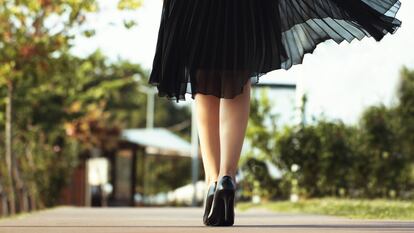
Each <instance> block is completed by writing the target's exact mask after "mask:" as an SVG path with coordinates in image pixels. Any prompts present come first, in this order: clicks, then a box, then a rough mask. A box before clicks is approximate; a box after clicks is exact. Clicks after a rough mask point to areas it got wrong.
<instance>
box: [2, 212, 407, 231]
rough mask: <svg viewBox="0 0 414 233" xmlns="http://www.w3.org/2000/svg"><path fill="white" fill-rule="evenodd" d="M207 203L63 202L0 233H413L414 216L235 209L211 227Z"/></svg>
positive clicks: (9, 222) (11, 222)
mask: <svg viewBox="0 0 414 233" xmlns="http://www.w3.org/2000/svg"><path fill="white" fill-rule="evenodd" d="M202 212H203V210H202V208H192V207H189V208H118V207H117V208H113V207H110V208H84V207H81V208H79V207H58V208H54V209H47V210H42V211H39V212H36V213H33V214H27V215H23V216H20V217H18V218H8V219H0V233H17V232H19V233H20V232H30V233H51V232H57V233H66V232H68V233H69V232H71V233H72V232H76V233H86V232H88V233H95V232H99V233H109V232H111V233H112V232H113V233H124V232H125V233H126V232H128V233H129V232H134V233H146V232H154V233H156V232H162V233H168V232H178V233H186V232H191V233H198V232H238V233H243V232H306V233H314V232H315V233H320V232H333V233H336V232H382V233H384V232H414V221H413V222H409V221H363V220H351V219H347V218H337V217H329V216H318V215H298V214H277V213H273V212H269V211H266V210H260V209H251V210H248V211H245V212H240V211H237V210H236V218H235V225H234V226H232V227H206V226H204V225H203V223H202Z"/></svg>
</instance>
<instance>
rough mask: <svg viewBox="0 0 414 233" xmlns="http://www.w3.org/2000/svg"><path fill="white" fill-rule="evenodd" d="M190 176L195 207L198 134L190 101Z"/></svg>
mask: <svg viewBox="0 0 414 233" xmlns="http://www.w3.org/2000/svg"><path fill="white" fill-rule="evenodd" d="M191 149H192V150H191V157H192V163H191V165H192V166H191V175H192V182H193V190H194V192H193V200H192V206H196V205H197V181H198V134H197V121H196V104H195V102H194V101H192V104H191Z"/></svg>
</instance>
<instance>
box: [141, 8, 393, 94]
mask: <svg viewBox="0 0 414 233" xmlns="http://www.w3.org/2000/svg"><path fill="white" fill-rule="evenodd" d="M400 6H401V2H400V1H398V0H164V3H163V9H162V14H161V23H160V28H159V32H158V40H157V46H156V51H155V56H154V59H153V67H152V70H151V73H150V77H149V80H148V83H149V84H151V85H154V86H156V87H157V89H158V96H159V97H167V98H168V99H170V100H176V101H177V102H179V100H185V94H186V93H189V94H191V97H192V99H194V98H195V94H196V93H201V94H207V95H214V96H216V97H219V98H234V97H235V96H237V95H239V94H241V93H242V92H243V86H244V85H245V84H246V83H247V82H248V81H249V80H250V81H251V82H252V83H253V84H255V83H258V82H259V77H260V76H262V75H264V74H266V73H267V72H270V71H273V70H277V69H285V70H287V69H289V68H290V67H292V65H296V64H301V63H302V61H303V57H304V55H305V54H306V53H312V52H313V51H314V49H315V48H316V46H317V45H318V44H319V43H321V42H324V41H326V40H329V39H332V40H334V41H335V42H336V43H338V44H339V43H341V42H343V41H344V40H346V41H347V42H351V41H352V40H353V39H355V38H357V39H358V40H361V39H362V38H364V37H365V36H367V37H373V38H374V39H375V40H376V41H380V40H381V39H382V38H383V37H384V36H385V35H386V34H387V33H394V32H395V31H396V30H397V29H398V28H399V27H400V26H401V21H400V20H398V19H397V18H396V14H397V12H398V10H399V9H400Z"/></svg>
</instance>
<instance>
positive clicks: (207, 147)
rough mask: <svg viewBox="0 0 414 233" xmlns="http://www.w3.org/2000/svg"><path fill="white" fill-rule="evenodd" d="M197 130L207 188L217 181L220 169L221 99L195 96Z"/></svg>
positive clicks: (201, 95) (202, 95)
mask: <svg viewBox="0 0 414 233" xmlns="http://www.w3.org/2000/svg"><path fill="white" fill-rule="evenodd" d="M194 98H195V103H196V115H197V128H198V133H199V138H200V147H201V148H200V149H201V157H202V160H203V166H204V172H205V175H206V183H207V185H208V186H207V187H209V186H210V184H211V182H214V181H217V177H218V174H219V169H220V140H219V138H220V135H219V109H220V99H219V98H218V97H216V96H213V95H204V94H200V93H197V94H196V95H195V97H194Z"/></svg>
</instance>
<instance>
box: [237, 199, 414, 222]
mask: <svg viewBox="0 0 414 233" xmlns="http://www.w3.org/2000/svg"><path fill="white" fill-rule="evenodd" d="M250 208H265V209H268V210H272V211H276V212H280V213H305V214H323V215H331V216H340V217H348V218H355V219H381V220H414V202H410V201H397V200H382V199H377V200H355V199H336V198H323V199H309V200H301V201H298V202H296V203H292V202H290V201H271V202H266V203H261V204H253V203H247V202H240V203H237V209H238V210H240V211H245V210H247V209H250Z"/></svg>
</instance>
